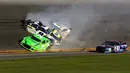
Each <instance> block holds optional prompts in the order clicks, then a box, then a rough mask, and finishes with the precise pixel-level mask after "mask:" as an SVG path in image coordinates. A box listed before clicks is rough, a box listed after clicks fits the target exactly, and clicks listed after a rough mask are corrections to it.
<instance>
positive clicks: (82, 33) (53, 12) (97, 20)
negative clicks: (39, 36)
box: [26, 3, 130, 48]
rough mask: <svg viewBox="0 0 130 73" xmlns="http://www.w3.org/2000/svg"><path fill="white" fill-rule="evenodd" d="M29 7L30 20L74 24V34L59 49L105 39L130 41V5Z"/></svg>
mask: <svg viewBox="0 0 130 73" xmlns="http://www.w3.org/2000/svg"><path fill="white" fill-rule="evenodd" d="M29 9H30V10H29V12H28V15H27V18H26V19H32V20H40V21H42V22H43V24H45V25H49V23H48V22H49V21H51V20H58V21H60V22H62V23H64V24H67V26H69V27H72V32H71V35H70V36H69V37H67V39H66V40H65V42H63V43H62V44H61V45H60V46H58V47H59V48H86V47H95V46H96V45H99V44H101V43H102V42H103V41H105V40H123V41H126V42H128V40H129V32H130V29H129V27H130V25H129V23H130V5H127V4H121V3H120V4H115V3H111V4H103V3H102V4H95V3H92V4H86V5H48V6H47V5H44V6H34V7H30V8H29ZM128 43H129V42H128Z"/></svg>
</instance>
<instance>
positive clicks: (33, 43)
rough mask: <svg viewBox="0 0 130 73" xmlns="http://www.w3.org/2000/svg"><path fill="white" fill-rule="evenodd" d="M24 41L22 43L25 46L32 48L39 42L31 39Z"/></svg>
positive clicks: (27, 38)
mask: <svg viewBox="0 0 130 73" xmlns="http://www.w3.org/2000/svg"><path fill="white" fill-rule="evenodd" d="M24 41H25V42H24V43H25V44H27V45H29V46H30V47H33V46H36V45H38V44H39V42H37V41H35V40H33V39H31V37H26V38H24Z"/></svg>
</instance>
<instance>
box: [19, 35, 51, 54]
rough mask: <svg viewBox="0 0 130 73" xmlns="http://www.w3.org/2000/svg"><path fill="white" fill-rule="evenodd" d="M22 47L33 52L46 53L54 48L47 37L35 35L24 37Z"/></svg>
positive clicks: (21, 42)
mask: <svg viewBox="0 0 130 73" xmlns="http://www.w3.org/2000/svg"><path fill="white" fill-rule="evenodd" d="M20 45H21V46H22V47H23V48H25V49H27V50H29V51H31V52H44V51H45V50H47V49H48V48H49V47H50V46H52V42H51V40H50V39H49V38H47V37H43V36H41V35H39V34H33V35H32V36H26V37H24V38H23V39H22V40H21V41H20Z"/></svg>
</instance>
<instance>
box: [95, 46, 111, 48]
mask: <svg viewBox="0 0 130 73" xmlns="http://www.w3.org/2000/svg"><path fill="white" fill-rule="evenodd" d="M97 47H100V48H111V47H112V46H110V45H99V46H97Z"/></svg>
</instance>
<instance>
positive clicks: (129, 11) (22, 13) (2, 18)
mask: <svg viewBox="0 0 130 73" xmlns="http://www.w3.org/2000/svg"><path fill="white" fill-rule="evenodd" d="M113 6H114V7H113ZM46 7H48V6H45V7H43V9H44V8H46ZM81 7H82V6H81ZM89 7H90V8H89ZM33 8H35V7H32V6H15V5H14V6H13V5H12V6H10V5H3V6H0V50H22V49H23V48H21V47H20V46H19V40H20V39H21V38H23V37H24V36H26V35H29V33H27V32H26V31H24V30H23V29H22V28H20V26H19V25H20V24H21V23H20V20H22V19H24V18H25V17H26V15H27V13H28V12H29V10H30V9H31V10H33ZM91 8H94V12H93V13H94V14H95V16H96V17H95V16H94V15H93V14H92V12H91V11H93V10H91ZM39 9H40V8H39ZM66 9H69V8H67V7H66ZM75 9H76V8H74V9H70V10H69V11H70V12H69V11H68V12H62V13H59V14H61V15H59V17H60V16H63V17H68V18H69V19H70V20H71V23H72V27H73V30H74V31H73V33H72V36H71V37H70V38H71V39H72V38H73V40H72V41H73V42H70V41H69V42H67V43H68V44H66V43H64V45H65V46H64V45H62V46H61V47H63V48H65V47H67V48H68V47H71V48H73V47H74V48H76V47H78V46H80V47H81V48H83V47H95V46H96V45H98V44H101V42H102V41H104V40H110V39H112V40H113V39H116V40H123V41H126V42H127V43H128V44H130V42H129V40H130V38H129V37H130V35H129V33H130V30H129V27H130V26H129V23H130V20H129V19H130V6H129V5H125V4H121V5H118V4H117V5H115V4H113V5H100V4H99V5H98V4H97V6H96V4H92V5H91V4H89V5H88V6H83V7H82V8H80V6H79V9H80V10H79V12H78V11H75ZM89 9H90V12H89ZM116 9H117V10H116ZM36 10H37V9H36ZM54 10H55V9H54ZM56 10H58V11H62V9H56ZM73 10H74V11H73ZM82 10H83V12H82ZM65 11H66V10H65ZM86 11H88V12H86ZM73 12H77V13H73ZM34 13H35V12H34ZM55 13H58V12H56V11H55ZM64 13H65V14H64ZM67 13H68V14H69V15H68V16H67ZM85 13H86V14H85ZM50 14H51V13H50ZM78 14H79V16H76V15H78ZM102 14H103V16H102ZM71 15H72V16H71ZM91 15H92V17H90V16H91ZM69 16H70V17H69ZM78 17H79V19H78ZM88 17H89V19H93V18H95V19H94V20H93V21H90V22H88V23H86V21H87V18H88ZM74 18H75V19H74ZM76 18H77V19H76ZM99 18H100V20H99V21H98V20H96V19H99ZM80 19H81V20H80ZM89 19H88V20H89ZM82 22H84V23H82ZM91 22H92V23H91ZM97 22H98V23H97ZM79 24H80V25H79ZM87 24H88V25H87ZM81 25H82V27H81ZM77 27H78V28H80V29H82V30H81V31H77ZM89 27H90V28H89ZM99 27H103V28H102V29H101V28H99ZM115 27H116V28H115ZM86 29H87V30H86ZM109 29H111V30H110V31H109ZM75 31H76V32H75ZM77 32H85V34H83V33H80V34H79V33H77ZM77 34H78V35H80V36H78V37H77V38H75V36H77ZM104 34H106V35H104ZM77 40H78V41H77ZM75 42H76V43H75ZM83 43H85V44H84V45H82V44H83ZM69 44H70V45H69ZM71 44H72V45H71ZM79 44H80V45H79ZM68 49H69V48H68ZM23 50H24V49H23ZM128 53H129V52H128ZM88 54H97V53H94V52H66V53H65V52H64V53H62V52H59V53H31V54H30V53H28V54H0V59H9V58H29V57H30V58H34V57H45V56H69V55H88ZM99 55H100V54H99Z"/></svg>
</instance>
